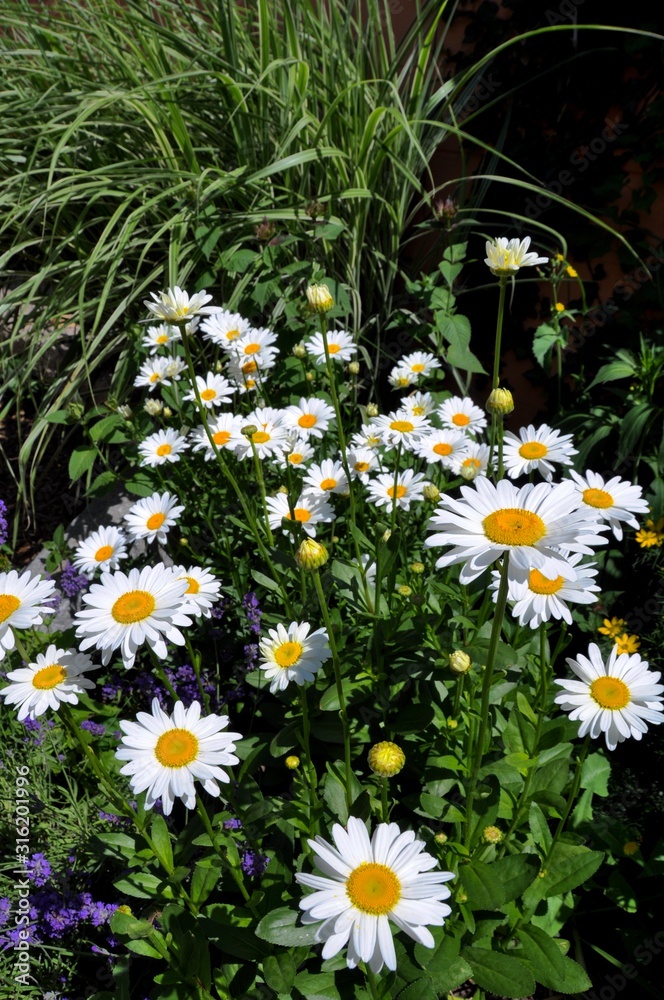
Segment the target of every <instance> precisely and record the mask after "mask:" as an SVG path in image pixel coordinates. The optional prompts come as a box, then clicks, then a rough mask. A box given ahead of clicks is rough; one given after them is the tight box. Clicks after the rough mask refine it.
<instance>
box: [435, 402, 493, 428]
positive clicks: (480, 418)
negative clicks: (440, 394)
mask: <svg viewBox="0 0 664 1000" xmlns="http://www.w3.org/2000/svg"><path fill="white" fill-rule="evenodd" d="M438 416H439V417H440V420H441V423H442V425H443V427H450V428H451V429H452V430H457V431H463V432H464V434H479V433H480V431H483V430H484V428H485V427H486V423H487V421H486V414H485V413H484V411H483V410H480V408H479V406H475V404H474V403H473V401H472V399H470V397H468V396H452V398H451V399H446V400H445V402H444V403H441V404H440V406H439V407H438Z"/></svg>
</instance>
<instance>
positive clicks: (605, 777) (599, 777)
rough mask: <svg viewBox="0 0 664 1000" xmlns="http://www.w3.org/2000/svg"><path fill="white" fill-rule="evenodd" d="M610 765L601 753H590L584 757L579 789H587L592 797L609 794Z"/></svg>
mask: <svg viewBox="0 0 664 1000" xmlns="http://www.w3.org/2000/svg"><path fill="white" fill-rule="evenodd" d="M610 775H611V765H610V764H609V762H608V760H607V759H606V757H605V756H604V755H603V754H601V753H591V754H590V755H589V756H588V757H586V759H585V761H584V762H583V767H582V769H581V788H587V789H588V790H589V791H591V792H592V793H593V794H594V795H601V796H606V795H608V794H609V787H608V782H609V777H610Z"/></svg>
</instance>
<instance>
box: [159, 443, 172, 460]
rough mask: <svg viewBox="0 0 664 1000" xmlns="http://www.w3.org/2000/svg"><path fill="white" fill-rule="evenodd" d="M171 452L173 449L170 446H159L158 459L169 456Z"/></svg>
mask: <svg viewBox="0 0 664 1000" xmlns="http://www.w3.org/2000/svg"><path fill="white" fill-rule="evenodd" d="M172 451H173V449H172V448H171V446H170V444H160V445H159V447H158V448H157V454H158V455H159V457H160V458H163V457H164V455H170V453H171V452H172Z"/></svg>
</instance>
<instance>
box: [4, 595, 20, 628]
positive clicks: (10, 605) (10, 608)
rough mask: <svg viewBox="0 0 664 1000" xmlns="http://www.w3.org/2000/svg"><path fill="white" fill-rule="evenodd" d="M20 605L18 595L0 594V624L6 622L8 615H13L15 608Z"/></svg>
mask: <svg viewBox="0 0 664 1000" xmlns="http://www.w3.org/2000/svg"><path fill="white" fill-rule="evenodd" d="M20 607H21V602H20V601H19V599H18V597H14V595H13V594H0V624H1V623H2V622H6V621H7V619H8V618H9V616H10V615H13V614H14V612H15V611H16V609H17V608H20Z"/></svg>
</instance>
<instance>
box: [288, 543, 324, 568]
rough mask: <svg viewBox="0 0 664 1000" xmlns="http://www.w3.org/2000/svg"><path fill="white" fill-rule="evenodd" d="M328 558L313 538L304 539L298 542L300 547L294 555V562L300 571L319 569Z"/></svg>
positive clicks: (321, 546)
mask: <svg viewBox="0 0 664 1000" xmlns="http://www.w3.org/2000/svg"><path fill="white" fill-rule="evenodd" d="M328 558H329V553H328V551H327V549H326V548H325V546H324V545H321V543H320V542H317V541H316V539H315V538H304V539H303V540H302V541H301V542H300V547H299V549H298V550H297V552H296V553H295V562H296V563H297V564H298V566H301V567H302V569H320V567H321V566H324V565H325V563H326V562H327V560H328Z"/></svg>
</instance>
